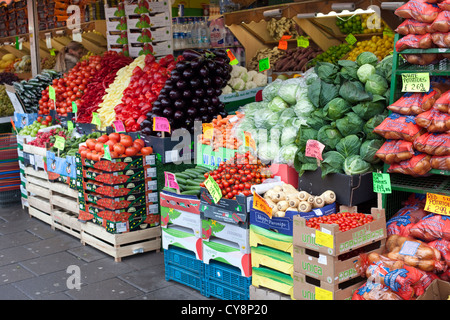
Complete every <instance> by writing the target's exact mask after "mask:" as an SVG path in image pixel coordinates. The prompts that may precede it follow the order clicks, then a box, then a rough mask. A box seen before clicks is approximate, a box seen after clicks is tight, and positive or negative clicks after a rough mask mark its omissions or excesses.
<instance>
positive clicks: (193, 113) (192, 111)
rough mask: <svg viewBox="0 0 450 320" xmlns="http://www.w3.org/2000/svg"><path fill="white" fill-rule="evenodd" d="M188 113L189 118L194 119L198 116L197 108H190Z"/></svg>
mask: <svg viewBox="0 0 450 320" xmlns="http://www.w3.org/2000/svg"><path fill="white" fill-rule="evenodd" d="M186 113H187V115H188V117H190V118H194V117H195V116H196V115H197V108H195V107H189V108H188V109H187V110H186Z"/></svg>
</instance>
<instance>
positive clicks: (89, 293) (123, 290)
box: [65, 278, 143, 300]
mask: <svg viewBox="0 0 450 320" xmlns="http://www.w3.org/2000/svg"><path fill="white" fill-rule="evenodd" d="M65 293H66V294H67V295H68V296H70V297H72V298H73V299H76V300H128V299H132V298H135V297H138V296H141V295H142V294H143V292H142V291H140V290H138V289H136V288H135V287H134V286H132V285H130V284H128V283H126V282H125V281H122V280H120V279H118V278H112V279H107V280H104V281H100V282H96V283H91V284H87V285H84V286H83V285H82V286H81V288H80V290H76V289H72V290H70V291H66V292H65Z"/></svg>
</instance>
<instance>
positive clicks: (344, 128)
mask: <svg viewBox="0 0 450 320" xmlns="http://www.w3.org/2000/svg"><path fill="white" fill-rule="evenodd" d="M363 126H364V120H363V119H361V118H360V117H359V116H358V115H357V114H356V113H354V112H349V113H347V114H346V116H345V117H343V118H341V119H337V120H336V127H337V128H338V130H339V132H340V133H341V134H342V136H344V137H345V136H348V135H351V134H358V133H359V132H361V131H362V129H363Z"/></svg>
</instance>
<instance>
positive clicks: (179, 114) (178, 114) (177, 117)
mask: <svg viewBox="0 0 450 320" xmlns="http://www.w3.org/2000/svg"><path fill="white" fill-rule="evenodd" d="M183 118H184V112H183V111H181V110H177V111H175V113H174V114H173V119H174V120H175V121H180V120H183Z"/></svg>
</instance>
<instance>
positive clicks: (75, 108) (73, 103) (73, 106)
mask: <svg viewBox="0 0 450 320" xmlns="http://www.w3.org/2000/svg"><path fill="white" fill-rule="evenodd" d="M72 112H73V113H77V112H78V106H77V104H76V103H75V101H72Z"/></svg>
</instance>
